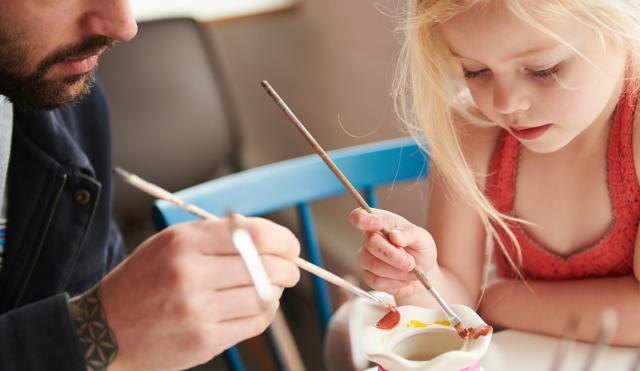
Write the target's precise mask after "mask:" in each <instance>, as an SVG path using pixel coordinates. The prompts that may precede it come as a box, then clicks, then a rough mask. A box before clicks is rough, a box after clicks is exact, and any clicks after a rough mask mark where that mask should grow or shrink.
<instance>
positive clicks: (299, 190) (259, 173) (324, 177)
mask: <svg viewBox="0 0 640 371" xmlns="http://www.w3.org/2000/svg"><path fill="white" fill-rule="evenodd" d="M329 156H330V157H331V159H332V160H333V161H334V162H335V163H336V165H337V166H338V167H339V168H340V170H342V172H343V173H344V174H345V176H346V177H347V179H349V180H350V182H351V183H352V184H353V185H354V187H355V188H356V189H359V190H361V191H362V192H363V193H364V197H365V200H366V201H367V203H368V204H369V205H370V206H371V207H376V205H377V201H376V195H375V189H376V188H377V187H380V186H385V185H390V184H394V183H398V182H403V181H410V180H416V179H420V178H424V177H426V176H427V174H428V160H427V156H426V154H425V153H424V152H423V151H422V150H421V149H420V147H419V146H418V145H417V144H416V143H415V141H414V140H413V139H412V138H401V139H393V140H387V141H381V142H375V143H371V144H366V145H360V146H355V147H349V148H344V149H340V150H335V151H330V152H329ZM344 193H346V189H345V188H344V186H343V185H342V184H341V183H340V182H339V181H338V180H337V178H336V177H335V175H334V174H333V173H332V172H331V170H329V168H328V167H327V166H326V164H325V163H324V162H323V161H322V159H320V157H319V156H317V155H310V156H305V157H300V158H295V159H291V160H286V161H282V162H277V163H274V164H269V165H265V166H261V167H257V168H253V169H249V170H246V171H242V172H239V173H235V174H231V175H227V176H225V177H222V178H218V179H214V180H211V181H208V182H205V183H202V184H200V185H197V186H194V187H191V188H188V189H185V190H183V191H180V192H178V193H176V195H177V196H179V197H180V198H182V199H184V200H185V201H186V202H188V203H192V204H195V205H197V206H199V207H201V208H203V209H205V210H207V211H209V212H210V213H212V214H215V215H220V216H223V215H225V213H226V212H227V211H228V210H234V211H235V212H237V213H240V214H244V215H249V216H259V215H265V214H268V213H271V212H275V211H279V210H283V209H287V208H296V209H297V212H298V217H299V222H300V227H301V231H302V241H301V242H302V245H303V247H306V249H307V252H308V255H309V261H311V262H312V263H314V264H316V265H319V266H322V257H321V254H320V249H319V247H318V239H317V236H316V232H315V230H314V223H313V217H312V214H311V209H310V203H312V202H314V201H319V200H323V199H327V198H332V197H336V196H339V195H342V194H344ZM355 206H356V205H355V202H354V207H355ZM153 218H154V221H155V223H156V226H157V227H158V228H159V229H162V228H165V227H167V226H170V225H173V224H176V223H181V222H186V221H192V220H196V219H197V217H195V216H193V215H191V214H189V213H187V212H185V211H184V210H181V209H179V208H177V207H175V206H174V205H172V204H170V203H167V202H165V201H156V202H155V204H154V207H153ZM313 287H314V294H315V297H316V301H317V304H318V308H319V319H320V324H321V326H320V328H321V333H322V335H324V332H325V331H326V328H327V325H328V323H329V319H330V317H331V313H332V307H331V302H330V300H329V294H328V289H327V285H326V283H325V282H324V281H323V280H321V279H319V278H317V277H315V276H314V277H313ZM225 356H226V357H227V361H228V362H229V363H230V364H231V368H232V369H233V370H234V371H240V370H244V367H243V365H242V362H241V360H240V357H239V354H238V352H237V350H235V349H234V348H232V349H230V350H229V351H227V353H226V354H225ZM276 364H278V365H281V363H279V362H278V361H277V360H276ZM279 367H281V366H279Z"/></svg>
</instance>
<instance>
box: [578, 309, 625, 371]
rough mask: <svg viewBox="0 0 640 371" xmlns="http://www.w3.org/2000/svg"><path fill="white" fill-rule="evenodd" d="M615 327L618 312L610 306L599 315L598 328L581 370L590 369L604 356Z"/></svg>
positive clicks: (587, 370) (616, 325) (588, 370)
mask: <svg viewBox="0 0 640 371" xmlns="http://www.w3.org/2000/svg"><path fill="white" fill-rule="evenodd" d="M617 328H618V314H617V313H616V311H615V310H613V309H612V308H609V309H605V310H604V311H603V312H602V314H601V315H600V328H599V329H598V334H597V335H596V339H595V342H594V344H593V347H592V348H591V351H590V352H589V354H588V355H587V360H586V361H585V363H584V367H583V368H582V371H591V370H592V369H593V366H594V365H595V364H596V363H597V362H598V361H599V360H600V359H601V358H602V357H603V356H604V354H605V353H606V351H607V349H608V348H609V344H611V340H612V339H613V336H614V335H615V333H616V329H617Z"/></svg>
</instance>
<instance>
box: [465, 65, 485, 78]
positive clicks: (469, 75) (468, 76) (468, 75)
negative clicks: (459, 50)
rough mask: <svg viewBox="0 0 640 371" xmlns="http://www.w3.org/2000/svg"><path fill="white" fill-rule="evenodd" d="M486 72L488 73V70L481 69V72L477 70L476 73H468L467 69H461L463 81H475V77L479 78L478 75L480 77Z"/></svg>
mask: <svg viewBox="0 0 640 371" xmlns="http://www.w3.org/2000/svg"><path fill="white" fill-rule="evenodd" d="M486 72H489V70H488V69H486V68H485V69H482V70H478V71H469V70H468V69H466V68H464V67H463V68H462V73H463V75H464V78H465V79H475V78H476V77H478V76H480V75H482V74H484V73H486Z"/></svg>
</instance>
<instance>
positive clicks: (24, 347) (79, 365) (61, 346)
mask: <svg viewBox="0 0 640 371" xmlns="http://www.w3.org/2000/svg"><path fill="white" fill-rule="evenodd" d="M67 301H68V296H67V295H66V294H58V295H56V296H52V297H50V298H46V299H44V300H40V301H37V302H35V303H32V304H29V305H26V306H24V307H20V308H17V309H15V310H12V311H10V312H7V313H4V314H2V315H1V316H0V369H2V370H20V371H39V370H66V371H76V370H77V371H85V370H86V366H85V362H84V357H83V356H82V354H81V353H80V348H79V347H78V343H77V340H76V339H77V338H76V335H75V327H74V325H73V323H72V320H71V316H70V315H69V309H68V306H67Z"/></svg>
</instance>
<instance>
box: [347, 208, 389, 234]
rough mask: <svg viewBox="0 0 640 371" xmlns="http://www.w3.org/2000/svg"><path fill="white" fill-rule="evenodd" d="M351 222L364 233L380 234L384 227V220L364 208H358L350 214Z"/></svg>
mask: <svg viewBox="0 0 640 371" xmlns="http://www.w3.org/2000/svg"><path fill="white" fill-rule="evenodd" d="M349 221H350V222H351V225H353V226H354V227H355V228H357V229H359V230H361V231H364V232H378V231H380V230H382V228H383V227H384V226H383V224H382V219H381V218H380V217H379V216H378V215H375V214H371V213H369V212H367V211H366V210H364V209H362V208H357V209H355V210H353V211H351V213H350V214H349Z"/></svg>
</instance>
